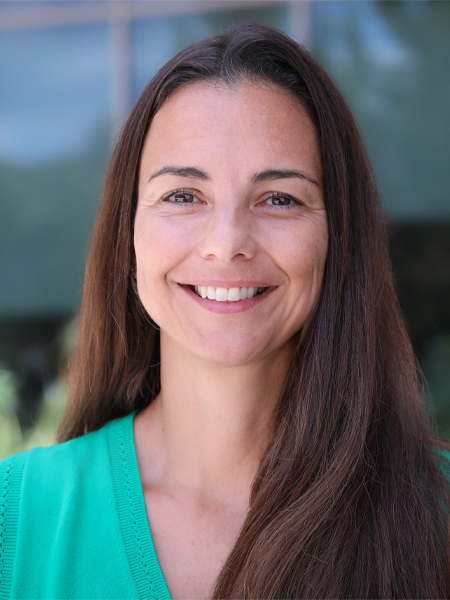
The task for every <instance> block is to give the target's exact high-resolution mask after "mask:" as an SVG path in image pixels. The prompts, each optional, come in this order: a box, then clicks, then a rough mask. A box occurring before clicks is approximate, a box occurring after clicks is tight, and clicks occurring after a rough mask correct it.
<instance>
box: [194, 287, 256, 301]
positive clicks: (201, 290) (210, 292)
mask: <svg viewBox="0 0 450 600" xmlns="http://www.w3.org/2000/svg"><path fill="white" fill-rule="evenodd" d="M191 289H192V290H193V291H194V292H195V293H196V294H197V296H200V298H208V300H216V302H239V301H241V300H247V299H248V298H253V297H254V296H258V295H260V294H262V293H264V292H265V291H266V290H267V288H265V287H235V288H221V287H211V286H205V285H196V286H191Z"/></svg>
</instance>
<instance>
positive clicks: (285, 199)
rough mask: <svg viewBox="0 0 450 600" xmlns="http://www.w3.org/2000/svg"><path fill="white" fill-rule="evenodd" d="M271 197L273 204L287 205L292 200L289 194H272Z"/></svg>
mask: <svg viewBox="0 0 450 600" xmlns="http://www.w3.org/2000/svg"><path fill="white" fill-rule="evenodd" d="M271 199H272V202H273V204H274V206H289V204H291V202H292V198H290V197H289V196H282V195H279V196H272V198H271Z"/></svg>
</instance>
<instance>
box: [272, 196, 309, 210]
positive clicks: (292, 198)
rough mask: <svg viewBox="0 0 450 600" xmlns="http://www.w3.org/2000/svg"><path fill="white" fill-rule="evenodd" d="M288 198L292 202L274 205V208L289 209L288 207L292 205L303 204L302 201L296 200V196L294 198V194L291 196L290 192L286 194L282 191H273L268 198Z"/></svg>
mask: <svg viewBox="0 0 450 600" xmlns="http://www.w3.org/2000/svg"><path fill="white" fill-rule="evenodd" d="M283 197H284V198H289V200H292V202H293V204H288V205H287V206H279V205H276V204H275V205H274V208H284V209H289V208H293V206H294V205H297V206H301V205H302V204H303V202H300V200H297V198H294V196H291V194H286V193H284V192H274V193H273V194H271V195H270V196H269V198H283ZM269 198H267V200H269Z"/></svg>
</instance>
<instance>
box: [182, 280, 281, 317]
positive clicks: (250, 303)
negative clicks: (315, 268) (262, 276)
mask: <svg viewBox="0 0 450 600" xmlns="http://www.w3.org/2000/svg"><path fill="white" fill-rule="evenodd" d="M177 285H178V286H179V287H180V288H181V289H182V290H183V291H184V292H185V293H186V294H188V295H189V296H190V297H191V298H192V299H193V300H195V302H197V303H198V304H199V305H200V306H201V307H202V308H205V309H206V310H209V311H210V312H213V313H218V314H222V315H229V314H237V313H241V312H245V311H246V310H250V309H251V308H254V307H255V306H256V305H257V304H260V303H261V302H264V300H265V299H266V298H268V296H270V295H271V294H272V292H274V291H275V290H276V289H277V287H278V286H275V287H268V288H267V289H266V291H265V292H264V293H263V294H260V295H259V296H253V298H247V300H240V301H239V302H218V301H217V300H209V299H208V298H201V297H200V296H197V294H196V293H195V292H194V291H193V290H192V289H191V287H190V285H185V284H181V283H179V284H177ZM195 285H202V284H195ZM210 285H211V284H210ZM211 287H225V285H217V286H216V285H214V286H211ZM231 287H244V285H236V284H234V285H233V286H231ZM251 287H264V286H262V285H260V286H257V285H255V286H251Z"/></svg>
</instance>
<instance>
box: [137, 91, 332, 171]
mask: <svg viewBox="0 0 450 600" xmlns="http://www.w3.org/2000/svg"><path fill="white" fill-rule="evenodd" d="M187 159H189V162H190V164H193V162H192V161H194V162H195V161H197V162H198V161H200V163H201V164H202V165H203V166H206V165H208V167H209V169H210V170H212V171H214V170H215V169H216V168H219V167H220V166H221V165H222V166H224V165H232V164H234V165H235V166H237V167H239V170H242V169H243V168H244V167H247V168H248V170H249V171H251V170H252V169H253V170H255V169H256V170H260V169H261V168H263V169H267V168H275V167H276V166H279V167H282V166H284V167H286V168H287V167H289V168H294V167H296V166H297V167H298V168H300V166H301V165H300V164H298V163H299V162H300V163H301V164H302V165H303V167H304V168H306V170H308V171H312V173H311V176H312V177H313V178H314V179H319V180H320V179H321V161H320V152H319V146H318V140H317V133H316V129H315V126H314V124H313V122H312V120H311V118H310V117H309V115H308V113H307V111H306V109H305V108H304V106H303V104H302V103H301V101H300V100H299V99H298V98H296V97H295V96H294V95H293V94H291V93H290V92H286V91H285V90H283V89H281V88H279V87H276V86H270V85H267V84H263V83H259V82H258V83H253V82H252V83H249V82H245V83H241V84H239V85H234V86H232V87H230V86H227V85H225V84H217V83H213V82H201V83H196V84H190V85H188V86H185V87H183V88H181V89H179V90H177V91H176V92H174V94H173V95H172V96H170V97H169V98H168V100H167V101H166V102H165V103H164V104H163V105H162V107H161V108H160V110H159V111H158V112H157V113H156V115H155V117H154V119H153V122H152V124H151V127H150V129H149V132H148V134H147V138H146V141H145V144H144V151H143V155H142V164H141V167H142V169H143V171H144V172H147V173H148V172H149V171H148V170H149V169H157V168H162V167H164V166H165V164H166V163H167V161H169V162H171V163H174V161H175V162H177V161H181V162H182V163H183V164H184V163H185V162H186V160H187ZM242 161H245V162H244V164H243V163H242ZM180 164H181V163H180Z"/></svg>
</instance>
